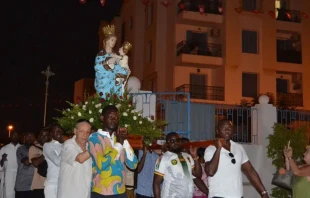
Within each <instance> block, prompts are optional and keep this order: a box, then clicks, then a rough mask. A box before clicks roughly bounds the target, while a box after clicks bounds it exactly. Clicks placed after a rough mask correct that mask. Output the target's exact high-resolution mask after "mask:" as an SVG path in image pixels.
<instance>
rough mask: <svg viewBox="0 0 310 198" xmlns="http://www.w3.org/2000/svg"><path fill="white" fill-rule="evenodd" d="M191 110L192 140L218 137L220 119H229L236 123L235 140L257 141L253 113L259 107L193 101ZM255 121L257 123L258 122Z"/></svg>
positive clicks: (234, 129) (244, 141)
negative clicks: (253, 132)
mask: <svg viewBox="0 0 310 198" xmlns="http://www.w3.org/2000/svg"><path fill="white" fill-rule="evenodd" d="M191 110H192V111H191V122H192V124H191V125H192V127H191V139H192V140H207V139H214V138H215V137H216V133H215V132H216V127H217V123H218V121H219V120H221V119H228V120H230V121H231V122H232V123H233V125H234V128H233V132H234V135H233V141H235V142H243V143H251V142H253V143H257V142H256V141H257V138H256V137H255V136H256V135H253V134H252V129H253V127H254V128H257V127H258V126H252V119H253V114H254V113H255V114H257V109H255V108H251V107H240V106H229V105H217V104H198V103H191ZM256 118H257V116H256ZM254 123H255V124H256V125H257V122H253V124H254ZM256 131H257V130H256Z"/></svg>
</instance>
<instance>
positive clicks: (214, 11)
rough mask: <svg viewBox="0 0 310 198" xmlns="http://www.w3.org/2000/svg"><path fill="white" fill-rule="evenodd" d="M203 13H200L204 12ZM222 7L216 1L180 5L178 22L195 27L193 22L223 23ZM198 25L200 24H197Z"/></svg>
mask: <svg viewBox="0 0 310 198" xmlns="http://www.w3.org/2000/svg"><path fill="white" fill-rule="evenodd" d="M202 10H203V12H200V11H202ZM222 11H223V8H222V5H221V4H220V3H217V2H216V1H209V2H207V3H199V1H197V0H192V1H190V2H185V3H181V2H180V3H179V4H178V17H177V19H178V22H179V23H182V24H189V25H193V21H197V22H198V21H199V22H211V23H223V16H222ZM197 25H198V24H197Z"/></svg>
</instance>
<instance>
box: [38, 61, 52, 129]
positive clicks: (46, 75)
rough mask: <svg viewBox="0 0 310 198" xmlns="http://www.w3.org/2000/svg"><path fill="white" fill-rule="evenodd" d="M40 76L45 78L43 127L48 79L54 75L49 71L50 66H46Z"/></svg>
mask: <svg viewBox="0 0 310 198" xmlns="http://www.w3.org/2000/svg"><path fill="white" fill-rule="evenodd" d="M41 74H43V75H44V76H45V78H46V80H45V101H44V118H43V126H44V127H45V123H46V106H47V96H48V84H49V78H50V77H51V76H54V75H55V73H54V72H52V71H51V67H50V66H47V69H46V70H45V71H41Z"/></svg>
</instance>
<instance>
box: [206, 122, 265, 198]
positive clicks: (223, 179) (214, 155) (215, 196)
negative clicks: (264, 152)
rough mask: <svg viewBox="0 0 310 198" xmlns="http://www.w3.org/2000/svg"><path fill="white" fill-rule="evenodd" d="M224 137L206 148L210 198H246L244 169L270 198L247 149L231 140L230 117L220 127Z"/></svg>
mask: <svg viewBox="0 0 310 198" xmlns="http://www.w3.org/2000/svg"><path fill="white" fill-rule="evenodd" d="M216 134H217V135H218V137H219V138H221V139H224V140H225V144H223V145H222V143H221V141H220V139H218V140H217V141H216V142H215V146H213V145H212V146H209V147H208V148H207V149H206V151H205V156H204V158H205V161H206V165H205V171H206V174H207V175H208V182H209V197H210V198H242V197H243V183H242V172H243V173H244V174H245V175H246V176H247V178H248V179H249V181H250V182H251V184H252V185H253V186H254V188H255V189H256V190H257V192H258V193H259V194H260V195H261V196H262V198H269V196H268V192H267V191H266V190H265V188H264V185H263V184H262V182H261V180H260V178H259V176H258V174H257V172H256V171H255V169H254V168H253V166H252V164H251V162H250V161H249V158H248V156H247V154H246V152H245V150H244V148H243V147H242V146H241V145H240V144H237V143H235V142H233V141H232V140H231V138H232V135H233V125H232V123H231V121H229V120H220V121H219V122H218V126H217V129H216Z"/></svg>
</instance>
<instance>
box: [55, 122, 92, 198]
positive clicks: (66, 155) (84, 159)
mask: <svg viewBox="0 0 310 198" xmlns="http://www.w3.org/2000/svg"><path fill="white" fill-rule="evenodd" d="M90 131H91V125H90V123H89V121H88V120H85V119H82V120H79V121H78V122H77V124H76V127H75V128H74V134H75V136H73V137H72V138H71V139H69V140H67V141H66V142H65V143H64V145H63V147H62V152H61V163H60V172H59V180H58V198H90V184H91V176H92V164H91V163H92V161H91V158H90V155H89V153H88V151H87V142H88V137H89V135H90Z"/></svg>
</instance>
